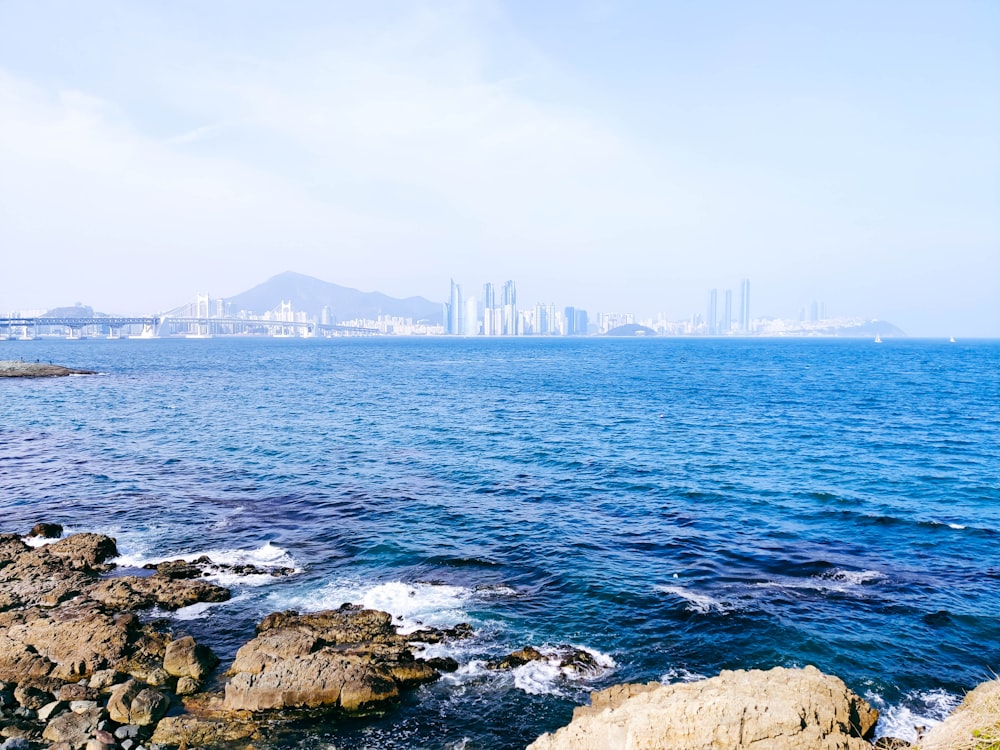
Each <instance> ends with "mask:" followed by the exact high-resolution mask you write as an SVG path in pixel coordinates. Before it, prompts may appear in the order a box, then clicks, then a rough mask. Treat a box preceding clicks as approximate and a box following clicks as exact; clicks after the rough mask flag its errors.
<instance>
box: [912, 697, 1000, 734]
mask: <svg viewBox="0 0 1000 750" xmlns="http://www.w3.org/2000/svg"><path fill="white" fill-rule="evenodd" d="M917 747H918V748H920V750H955V749H956V748H983V749H984V750H990V748H997V747H1000V679H996V680H992V681H990V682H984V683H983V684H981V685H979V686H978V687H977V688H976V689H975V690H973V691H972V692H971V693H969V694H968V695H966V696H965V700H963V701H962V704H961V705H960V706H959V707H958V708H956V709H955V710H954V711H953V712H952V714H951V716H949V717H948V718H947V719H945V720H944V721H943V722H941V723H940V724H937V725H936V726H934V727H932V728H931V730H930V731H929V732H928V733H927V734H926V735H925V736H924V738H923V739H922V740H920V742H918V743H917Z"/></svg>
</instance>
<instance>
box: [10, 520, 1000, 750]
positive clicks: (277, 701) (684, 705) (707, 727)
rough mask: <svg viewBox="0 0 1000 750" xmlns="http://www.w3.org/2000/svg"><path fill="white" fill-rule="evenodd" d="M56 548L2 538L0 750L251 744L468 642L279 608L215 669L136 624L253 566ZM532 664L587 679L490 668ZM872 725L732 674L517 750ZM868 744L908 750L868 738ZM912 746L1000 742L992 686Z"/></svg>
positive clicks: (370, 616)
mask: <svg viewBox="0 0 1000 750" xmlns="http://www.w3.org/2000/svg"><path fill="white" fill-rule="evenodd" d="M61 536H62V529H61V528H60V527H59V526H57V525H52V524H39V525H37V526H36V527H35V528H34V529H32V531H31V533H30V534H29V535H28V536H27V537H21V536H20V535H16V534H0V750H40V749H41V748H52V749H53V750H118V749H119V748H120V749H121V750H161V749H166V748H185V749H190V748H195V747H202V748H227V747H228V748H250V747H262V746H266V745H267V743H268V738H269V735H271V734H273V733H274V732H275V730H276V729H278V728H280V726H281V724H282V723H283V722H286V721H288V720H295V719H297V718H302V717H306V716H314V715H316V713H317V712H324V713H326V714H330V715H334V716H366V715H378V714H382V713H384V712H387V711H390V710H391V709H392V708H393V706H394V704H395V703H397V702H398V701H399V699H400V696H401V694H402V693H403V692H404V691H406V690H409V689H412V688H414V687H416V686H418V685H422V684H424V683H428V682H432V681H434V680H436V679H438V678H439V677H440V675H441V673H442V672H445V671H453V670H455V669H457V668H458V664H457V663H456V662H455V661H454V660H452V659H448V658H438V659H421V658H418V657H416V656H415V655H414V653H413V650H412V649H413V644H421V643H438V642H441V641H447V640H454V639H461V638H467V637H469V636H470V635H472V629H471V628H470V627H469V626H468V625H459V626H456V627H454V628H450V629H446V630H441V629H424V630H420V631H417V632H416V633H409V634H406V635H402V634H400V633H398V632H397V629H396V627H395V626H394V625H393V621H392V617H391V615H390V614H388V613H386V612H380V611H377V610H370V609H364V608H362V607H360V606H357V605H352V604H344V605H343V606H341V607H340V608H339V609H335V610H326V611H322V612H314V613H308V614H300V613H297V612H292V611H288V612H276V613H273V614H270V615H268V616H267V617H265V618H264V619H263V620H262V621H261V622H260V623H259V624H258V625H257V628H256V633H255V634H253V637H252V638H251V639H250V640H248V641H247V642H246V643H245V644H244V645H243V646H242V647H241V648H240V649H239V650H238V652H237V653H236V657H235V659H234V660H233V663H232V664H229V665H227V666H226V667H225V668H224V669H223V670H221V671H220V669H219V668H220V666H221V665H220V664H219V659H218V658H217V657H216V656H215V654H214V653H212V651H211V649H210V648H208V647H207V646H205V645H204V644H200V643H197V642H196V641H195V639H194V638H192V637H190V636H189V635H186V634H184V633H181V632H174V631H173V630H171V629H170V627H169V626H166V625H163V621H162V620H152V619H151V618H147V620H143V619H142V615H143V613H146V612H148V611H149V610H151V609H153V608H154V607H155V608H158V609H160V610H175V609H178V608H180V607H185V606H189V605H192V604H196V603H200V602H222V601H226V600H227V599H228V598H229V596H230V592H229V591H228V590H227V589H225V588H222V587H220V586H217V585H215V584H213V583H210V582H208V581H206V580H204V575H205V574H206V572H208V571H213V572H218V571H220V570H226V571H227V572H235V573H240V574H248V575H250V574H254V575H255V574H259V573H261V572H263V571H260V570H256V569H253V568H252V566H249V568H248V566H240V567H239V568H236V567H231V568H230V567H228V566H225V565H222V564H220V563H217V562H213V561H212V560H210V559H209V558H207V557H202V558H199V559H198V560H194V561H183V560H176V561H170V562H164V563H160V564H158V565H155V566H148V569H147V570H142V571H136V573H137V574H136V575H122V572H123V571H120V570H116V569H115V566H114V564H113V563H112V562H111V561H112V560H113V559H114V558H116V557H117V556H118V550H117V547H116V543H115V540H114V539H112V538H110V537H107V536H103V535H100V534H74V535H72V536H68V537H65V538H60V537H61ZM125 572H128V571H125ZM270 572H271V573H272V574H274V575H284V574H287V573H288V572H289V571H285V570H276V571H270ZM538 659H546V660H550V661H551V660H553V659H556V660H558V663H559V664H560V667H561V668H564V669H572V670H579V671H586V670H589V669H592V668H593V667H594V663H593V660H594V657H593V656H592V655H591V654H589V653H588V652H586V651H581V650H579V649H574V648H572V647H560V649H558V653H556V654H554V655H553V654H543V653H541V652H540V651H538V650H536V649H534V648H531V647H526V648H523V649H521V650H519V651H516V652H514V653H512V654H509V655H508V656H506V657H504V658H502V659H497V660H495V661H491V662H489V663H488V664H487V667H489V668H491V669H511V668H516V667H517V666H519V665H523V664H525V663H527V662H529V661H533V660H538ZM877 719H878V713H877V712H876V711H875V710H874V709H873V708H872V707H871V706H869V705H868V704H867V703H866V702H865V701H864V700H863V699H862V698H860V697H859V696H857V695H855V694H854V693H853V692H851V691H850V690H849V689H848V688H847V687H846V686H845V685H844V683H843V682H841V681H840V680H839V679H837V678H836V677H831V676H829V675H825V674H823V673H821V672H820V671H819V670H817V669H815V668H814V667H806V668H805V669H784V668H776V669H772V670H770V671H766V672H765V671H759V670H751V671H736V672H729V671H727V672H723V673H722V674H720V675H719V676H717V677H714V678H711V679H707V680H702V681H699V682H692V683H683V684H675V685H662V684H660V683H649V684H644V685H617V686H614V687H611V688H607V689H605V690H602V691H599V692H596V693H594V694H593V695H592V700H591V705H589V706H582V707H579V708H577V709H576V711H575V713H574V717H573V720H572V722H571V723H570V724H569V725H568V726H566V727H563V728H562V729H559V730H558V731H556V732H554V733H552V734H546V735H543V736H542V737H540V738H539V739H538V740H537V741H535V742H534V743H533V744H532V745H531V746H530V748H531V750H563V749H564V748H566V749H568V748H573V749H574V750H586V749H587V748H594V749H595V750H596V749H598V748H600V749H602V750H604V749H610V748H636V749H638V748H660V749H661V750H690V749H694V748H733V749H734V750H738V749H740V748H753V749H754V750H792V749H793V748H794V749H795V750H862V749H864V748H872V747H873V744H872V741H871V738H872V736H873V733H874V728H875V725H876V721H877ZM977 743H978V744H977ZM874 747H876V748H880V750H899V749H901V748H907V747H911V745H909V744H908V743H905V742H902V741H899V740H892V739H889V738H881V739H880V740H879V741H878V742H876V743H874ZM916 747H919V748H921V749H922V750H959V749H960V748H963V749H964V748H970V749H971V748H984V749H985V748H991V749H993V750H995V749H996V748H998V747H1000V681H997V682H995V683H987V684H986V685H984V686H981V687H980V688H978V689H977V690H976V691H974V692H973V693H970V695H969V697H968V699H967V700H966V702H965V703H964V704H963V705H962V706H961V707H960V708H959V709H958V710H957V711H956V712H955V715H954V716H953V717H952V718H951V719H949V720H948V721H946V722H944V723H943V724H941V725H939V726H937V727H935V728H934V729H933V730H932V731H931V732H929V733H928V734H927V735H926V737H924V738H922V739H921V740H920V742H919V744H918V745H917V746H916Z"/></svg>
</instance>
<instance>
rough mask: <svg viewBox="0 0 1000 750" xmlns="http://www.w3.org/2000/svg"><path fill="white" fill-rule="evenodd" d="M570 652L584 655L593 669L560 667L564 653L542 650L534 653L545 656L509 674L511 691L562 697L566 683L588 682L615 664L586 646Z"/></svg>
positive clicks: (516, 668) (605, 672)
mask: <svg viewBox="0 0 1000 750" xmlns="http://www.w3.org/2000/svg"><path fill="white" fill-rule="evenodd" d="M572 648H576V649H580V650H581V651H586V652H587V653H588V654H590V656H591V657H593V659H594V662H595V664H596V668H582V669H581V668H580V667H577V666H576V665H573V664H567V665H566V666H562V661H563V659H564V658H565V657H566V653H565V650H560V649H554V648H551V647H546V646H543V647H541V648H539V649H538V650H539V651H541V652H542V654H544V655H545V657H546V658H544V659H536V660H535V661H529V662H528V663H527V664H522V665H521V666H519V667H515V668H514V669H513V670H511V674H512V675H513V676H514V687H516V688H518V689H519V690H523V691H524V692H525V693H528V694H529V695H562V694H564V688H565V687H566V686H567V683H579V682H590V681H592V680H595V679H599V678H601V677H603V676H604V675H606V674H607V673H608V672H610V671H611V670H613V669H614V668H615V667H617V666H618V664H617V663H616V662H615V660H614V659H613V658H612V657H611V656H609V655H608V654H605V653H602V652H600V651H598V650H596V649H593V648H588V647H586V646H573V647H572Z"/></svg>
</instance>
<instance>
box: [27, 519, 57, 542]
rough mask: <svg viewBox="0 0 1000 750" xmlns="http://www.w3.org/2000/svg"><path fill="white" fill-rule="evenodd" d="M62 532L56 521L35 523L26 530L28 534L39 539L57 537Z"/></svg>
mask: <svg viewBox="0 0 1000 750" xmlns="http://www.w3.org/2000/svg"><path fill="white" fill-rule="evenodd" d="M62 533H63V527H62V526H61V525H60V524H58V523H36V524H35V525H34V526H33V527H32V528H31V531H29V532H28V536H33V537H37V538H39V539H58V538H59V537H61V536H62Z"/></svg>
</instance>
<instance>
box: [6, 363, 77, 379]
mask: <svg viewBox="0 0 1000 750" xmlns="http://www.w3.org/2000/svg"><path fill="white" fill-rule="evenodd" d="M96 374H97V373H96V372H94V371H93V370H74V369H72V368H70V367H63V366H62V365H53V364H49V363H47V362H25V361H23V360H19V359H0V378H58V377H65V376H66V375H96Z"/></svg>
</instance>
